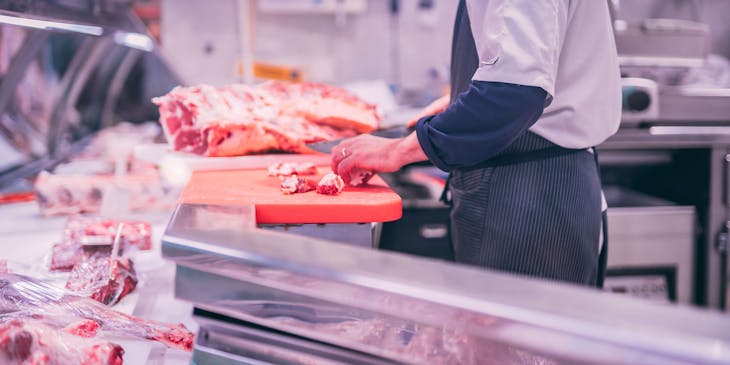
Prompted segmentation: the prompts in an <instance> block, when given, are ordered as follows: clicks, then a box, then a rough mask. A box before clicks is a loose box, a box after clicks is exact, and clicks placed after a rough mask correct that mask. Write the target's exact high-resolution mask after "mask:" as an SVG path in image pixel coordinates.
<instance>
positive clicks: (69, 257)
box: [50, 241, 112, 271]
mask: <svg viewBox="0 0 730 365" xmlns="http://www.w3.org/2000/svg"><path fill="white" fill-rule="evenodd" d="M111 252H112V248H111V246H84V245H81V244H79V243H76V242H72V241H66V242H61V243H56V244H54V245H53V248H52V249H51V264H50V270H51V271H71V269H73V268H74V266H76V265H78V264H79V263H81V262H82V261H84V260H88V259H92V258H98V257H109V255H110V254H111Z"/></svg>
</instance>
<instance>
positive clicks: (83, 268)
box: [66, 257, 137, 305]
mask: <svg viewBox="0 0 730 365" xmlns="http://www.w3.org/2000/svg"><path fill="white" fill-rule="evenodd" d="M136 286H137V273H136V272H135V271H134V264H132V260H130V259H129V258H126V257H124V258H111V257H100V258H94V259H90V260H86V261H83V262H81V263H80V264H78V265H76V266H74V268H73V270H72V271H71V276H69V278H68V281H67V282H66V289H68V290H71V291H72V292H74V293H76V294H79V295H81V296H84V297H88V298H91V299H94V300H96V301H97V302H100V303H103V304H107V305H112V304H116V303H118V302H119V301H120V300H121V299H122V298H123V297H124V296H126V295H127V294H129V293H130V292H131V291H132V290H134V288H135V287H136Z"/></svg>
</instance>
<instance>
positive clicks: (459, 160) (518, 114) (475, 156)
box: [416, 81, 547, 171]
mask: <svg viewBox="0 0 730 365" xmlns="http://www.w3.org/2000/svg"><path fill="white" fill-rule="evenodd" d="M546 96H547V93H546V91H545V90H543V89H542V88H540V87H533V86H524V85H515V84H507V83H496V82H482V81H474V82H472V84H471V86H470V88H469V90H467V91H466V92H464V93H462V94H461V95H459V97H458V98H457V100H456V101H455V102H454V103H452V104H451V105H450V106H449V107H448V108H447V109H446V110H445V111H444V112H443V113H440V114H437V115H435V116H430V117H425V118H422V119H421V120H419V121H418V123H417V124H416V134H417V136H418V142H419V144H420V145H421V149H423V151H424V153H425V154H426V156H427V157H428V158H429V160H430V161H431V162H432V163H433V164H434V165H435V166H436V167H438V168H440V169H441V170H444V171H451V170H453V169H455V168H459V167H468V166H473V165H476V164H478V163H480V162H483V161H486V160H488V159H489V158H491V157H493V156H495V155H496V154H497V153H499V152H500V151H502V150H503V149H504V148H506V147H507V146H509V145H510V144H511V143H512V142H513V141H514V140H515V139H516V138H517V137H518V136H519V135H520V134H522V133H523V132H524V131H526V130H527V129H528V128H529V127H530V126H532V125H533V124H534V123H535V122H536V121H537V119H538V118H540V115H542V111H543V107H544V103H545V98H546Z"/></svg>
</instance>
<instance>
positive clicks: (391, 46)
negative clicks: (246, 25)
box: [161, 0, 457, 89]
mask: <svg viewBox="0 0 730 365" xmlns="http://www.w3.org/2000/svg"><path fill="white" fill-rule="evenodd" d="M389 2H390V1H388V0H369V1H368V2H367V10H366V11H365V12H363V13H358V14H348V15H346V16H345V17H344V18H340V19H338V18H337V17H336V15H335V14H278V13H276V14H272V13H265V12H262V11H260V10H259V9H258V6H255V7H254V9H255V14H254V48H253V49H254V57H255V59H256V60H257V61H259V62H269V63H275V64H281V65H287V66H294V67H300V68H301V69H303V70H304V73H305V75H306V78H307V80H312V81H323V82H330V83H344V82H348V81H352V80H358V79H384V80H386V81H387V82H388V83H391V84H398V85H399V86H401V87H404V88H407V89H421V88H425V87H430V86H432V84H434V81H433V80H431V79H430V77H431V76H430V75H433V74H434V73H435V74H440V75H441V76H445V77H448V65H449V59H450V48H451V32H452V28H453V22H454V15H455V13H456V5H457V1H455V0H433V4H434V7H433V8H432V9H430V10H419V7H418V3H419V0H401V9H400V14H399V16H397V17H394V16H392V15H391V13H390V9H389ZM254 5H256V2H255V0H254ZM239 13H240V12H239V9H237V1H235V0H212V1H200V0H164V1H163V2H162V20H161V34H162V45H163V49H164V53H165V55H166V56H167V58H168V59H169V60H170V61H171V63H172V64H173V65H174V66H175V68H176V69H177V71H178V72H179V73H180V74H181V76H182V77H183V78H184V79H185V80H186V81H187V82H188V83H200V82H206V83H210V84H225V83H229V82H234V81H235V80H236V72H235V70H236V63H237V62H238V61H239V59H238V51H239V47H240V36H239V34H238V26H239V24H238V22H239V21H240V19H238V18H237V14H239ZM434 71H436V72H434ZM441 82H442V83H443V82H445V80H441Z"/></svg>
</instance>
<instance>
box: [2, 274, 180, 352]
mask: <svg viewBox="0 0 730 365" xmlns="http://www.w3.org/2000/svg"><path fill="white" fill-rule="evenodd" d="M29 319H33V320H39V321H42V323H43V324H44V325H46V326H48V327H50V328H53V329H56V330H59V331H60V330H64V329H65V330H64V331H65V332H66V333H74V332H76V333H78V332H79V331H81V332H82V333H85V334H86V335H87V336H86V337H95V338H96V337H104V336H107V335H111V336H130V337H135V338H139V339H147V340H152V341H157V342H161V343H163V344H165V345H167V346H168V347H172V348H177V349H182V350H187V351H189V350H191V349H192V346H193V334H192V332H190V331H189V330H188V329H187V328H186V327H185V326H184V325H182V324H178V325H172V324H167V323H161V322H157V321H151V320H145V319H141V318H137V317H134V316H130V315H127V314H124V313H120V312H117V311H114V310H112V309H109V308H108V307H106V306H104V305H102V304H100V303H98V302H96V301H94V300H92V299H89V298H83V297H80V296H77V295H73V294H71V293H69V292H67V291H66V290H64V289H61V288H58V287H54V286H52V285H49V284H47V283H44V282H42V281H38V280H34V279H31V278H28V277H25V276H21V275H16V274H0V323H8V322H9V321H13V320H23V321H26V320H29ZM88 321H93V322H96V324H98V329H94V326H93V325H90V323H89V322H88ZM92 334H93V335H92ZM70 363H74V362H70Z"/></svg>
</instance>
